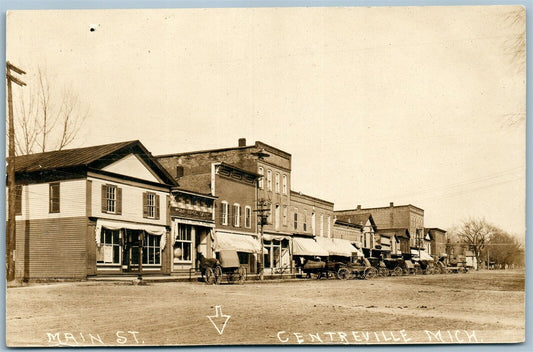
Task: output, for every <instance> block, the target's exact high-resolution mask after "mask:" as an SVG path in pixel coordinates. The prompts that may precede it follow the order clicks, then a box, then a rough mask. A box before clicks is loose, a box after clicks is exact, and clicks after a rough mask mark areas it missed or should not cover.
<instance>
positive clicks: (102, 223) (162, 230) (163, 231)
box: [95, 219, 167, 250]
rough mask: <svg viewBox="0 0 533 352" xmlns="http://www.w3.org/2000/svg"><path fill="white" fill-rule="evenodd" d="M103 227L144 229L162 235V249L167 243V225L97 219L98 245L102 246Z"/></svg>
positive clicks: (111, 228)
mask: <svg viewBox="0 0 533 352" xmlns="http://www.w3.org/2000/svg"><path fill="white" fill-rule="evenodd" d="M102 228H105V229H108V230H120V229H128V230H142V231H145V232H146V233H149V234H150V235H154V236H162V237H161V241H160V243H161V250H163V249H165V244H166V242H167V228H166V227H165V226H160V225H149V224H138V223H132V222H125V221H115V220H104V219H97V220H96V228H95V241H96V244H97V245H98V246H100V237H101V232H102Z"/></svg>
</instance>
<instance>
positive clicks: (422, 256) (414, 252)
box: [411, 249, 433, 262]
mask: <svg viewBox="0 0 533 352" xmlns="http://www.w3.org/2000/svg"><path fill="white" fill-rule="evenodd" d="M411 254H412V255H414V256H416V257H419V255H418V249H411ZM418 259H420V260H427V261H430V262H432V261H433V258H432V257H431V256H430V255H429V254H427V253H426V251H424V250H420V257H419V258H418Z"/></svg>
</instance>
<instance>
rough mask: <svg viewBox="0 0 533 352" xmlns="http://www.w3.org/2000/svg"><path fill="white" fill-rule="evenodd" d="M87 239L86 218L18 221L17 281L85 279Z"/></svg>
mask: <svg viewBox="0 0 533 352" xmlns="http://www.w3.org/2000/svg"><path fill="white" fill-rule="evenodd" d="M86 236H87V218H86V217H71V218H60V219H40V220H31V221H17V252H16V275H17V278H20V279H26V280H38V279H54V278H69V279H82V278H85V277H86V276H87V262H88V258H87V245H86V244H87V238H86ZM93 238H94V236H93Z"/></svg>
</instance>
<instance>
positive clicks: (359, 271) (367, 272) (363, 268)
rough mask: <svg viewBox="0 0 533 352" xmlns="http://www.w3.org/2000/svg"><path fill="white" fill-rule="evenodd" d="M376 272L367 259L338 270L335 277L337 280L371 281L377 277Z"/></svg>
mask: <svg viewBox="0 0 533 352" xmlns="http://www.w3.org/2000/svg"><path fill="white" fill-rule="evenodd" d="M377 275H378V270H377V269H376V268H374V267H373V266H372V264H371V263H370V261H369V260H368V259H367V258H361V259H358V260H357V261H355V262H353V263H350V264H347V265H345V266H344V267H341V268H339V271H338V272H337V276H338V278H339V279H343V280H346V279H373V278H375V277H377Z"/></svg>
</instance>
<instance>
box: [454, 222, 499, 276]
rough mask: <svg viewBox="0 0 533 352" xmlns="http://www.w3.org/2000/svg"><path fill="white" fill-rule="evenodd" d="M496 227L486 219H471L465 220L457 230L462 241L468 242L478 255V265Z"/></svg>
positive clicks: (476, 255)
mask: <svg viewBox="0 0 533 352" xmlns="http://www.w3.org/2000/svg"><path fill="white" fill-rule="evenodd" d="M493 230H494V227H493V226H492V225H490V224H488V223H487V222H486V221H485V219H469V220H467V221H464V222H463V223H462V224H461V225H460V226H459V227H458V228H457V230H456V233H455V234H456V235H457V237H458V238H459V240H460V241H461V242H463V243H464V244H466V245H467V246H468V247H469V249H470V250H472V252H474V256H475V257H476V261H477V264H478V265H477V267H478V268H479V264H480V263H481V251H482V250H483V248H485V245H486V243H487V242H488V241H489V238H490V236H491V234H492V233H493Z"/></svg>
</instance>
